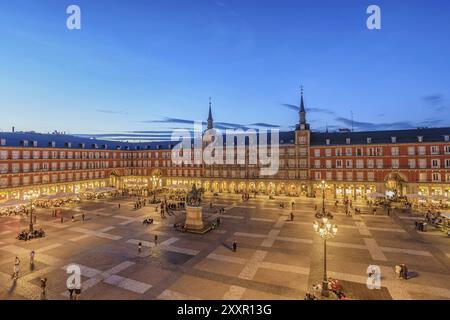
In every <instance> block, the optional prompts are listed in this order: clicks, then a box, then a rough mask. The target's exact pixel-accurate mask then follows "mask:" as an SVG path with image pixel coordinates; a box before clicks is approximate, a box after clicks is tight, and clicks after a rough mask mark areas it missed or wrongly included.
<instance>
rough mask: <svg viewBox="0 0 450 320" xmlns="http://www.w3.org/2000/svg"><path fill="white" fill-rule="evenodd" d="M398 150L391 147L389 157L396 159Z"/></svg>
mask: <svg viewBox="0 0 450 320" xmlns="http://www.w3.org/2000/svg"><path fill="white" fill-rule="evenodd" d="M399 153H400V152H399V148H398V147H392V148H391V155H392V156H394V157H397V156H398V155H399Z"/></svg>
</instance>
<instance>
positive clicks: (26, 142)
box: [20, 140, 28, 147]
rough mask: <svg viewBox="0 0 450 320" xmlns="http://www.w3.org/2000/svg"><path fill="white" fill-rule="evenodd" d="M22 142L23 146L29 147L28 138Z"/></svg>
mask: <svg viewBox="0 0 450 320" xmlns="http://www.w3.org/2000/svg"><path fill="white" fill-rule="evenodd" d="M20 144H21V145H22V147H28V140H22V141H21V142H20Z"/></svg>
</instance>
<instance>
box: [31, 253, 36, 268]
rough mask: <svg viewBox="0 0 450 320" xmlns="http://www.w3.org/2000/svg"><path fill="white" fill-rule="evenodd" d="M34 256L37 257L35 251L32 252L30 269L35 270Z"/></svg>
mask: <svg viewBox="0 0 450 320" xmlns="http://www.w3.org/2000/svg"><path fill="white" fill-rule="evenodd" d="M34 256H35V252H34V250H32V251H31V252H30V269H31V270H34Z"/></svg>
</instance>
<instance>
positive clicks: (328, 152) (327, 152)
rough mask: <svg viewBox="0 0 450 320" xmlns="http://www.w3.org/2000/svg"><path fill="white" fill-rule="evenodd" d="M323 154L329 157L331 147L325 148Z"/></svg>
mask: <svg viewBox="0 0 450 320" xmlns="http://www.w3.org/2000/svg"><path fill="white" fill-rule="evenodd" d="M325 156H326V157H331V149H325Z"/></svg>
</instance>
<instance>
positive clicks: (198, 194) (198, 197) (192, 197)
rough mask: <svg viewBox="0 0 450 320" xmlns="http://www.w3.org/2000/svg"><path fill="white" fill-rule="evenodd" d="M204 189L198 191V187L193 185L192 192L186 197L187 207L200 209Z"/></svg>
mask: <svg viewBox="0 0 450 320" xmlns="http://www.w3.org/2000/svg"><path fill="white" fill-rule="evenodd" d="M202 193H203V188H199V189H197V187H196V185H195V184H193V185H192V190H191V191H190V192H188V194H187V196H186V205H188V206H191V207H200V206H201V203H202Z"/></svg>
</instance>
